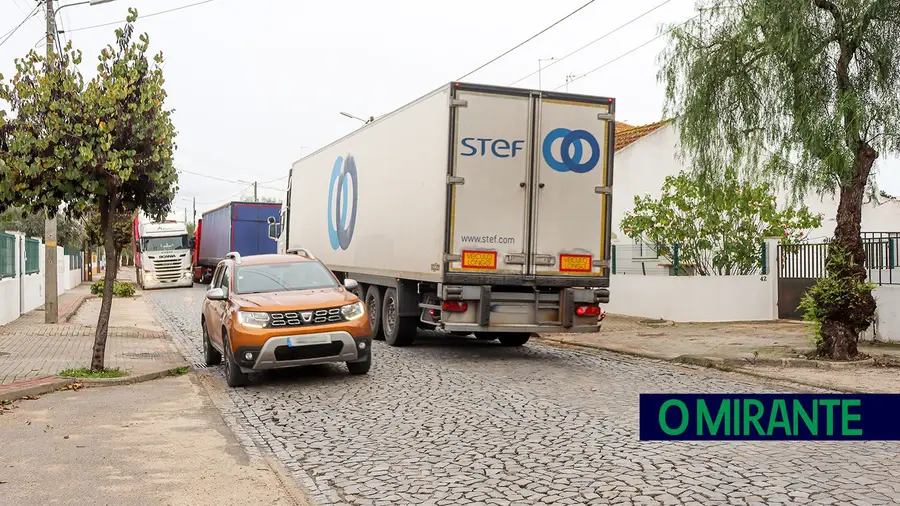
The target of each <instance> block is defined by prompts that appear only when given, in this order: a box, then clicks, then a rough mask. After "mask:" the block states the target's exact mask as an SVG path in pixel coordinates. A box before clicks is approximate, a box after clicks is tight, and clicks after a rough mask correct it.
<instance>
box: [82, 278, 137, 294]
mask: <svg viewBox="0 0 900 506" xmlns="http://www.w3.org/2000/svg"><path fill="white" fill-rule="evenodd" d="M104 282H105V281H104V280H102V279H101V280H100V281H97V282H95V283H94V284H93V285H91V293H92V294H94V295H102V294H103V283H104ZM134 292H135V288H134V285H133V284H131V283H128V282H126V281H118V280H117V281H115V284H114V285H113V295H114V296H116V297H134Z"/></svg>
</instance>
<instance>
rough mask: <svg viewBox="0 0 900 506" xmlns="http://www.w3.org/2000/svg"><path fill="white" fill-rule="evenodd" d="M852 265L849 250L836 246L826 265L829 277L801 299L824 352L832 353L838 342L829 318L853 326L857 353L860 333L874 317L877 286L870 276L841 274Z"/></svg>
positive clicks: (853, 353)
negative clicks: (873, 309) (872, 307)
mask: <svg viewBox="0 0 900 506" xmlns="http://www.w3.org/2000/svg"><path fill="white" fill-rule="evenodd" d="M852 266H853V265H852V258H851V257H850V255H849V253H847V252H846V251H843V250H841V249H838V248H836V247H834V248H832V249H831V251H830V255H829V257H828V259H827V260H826V265H825V269H826V272H827V273H828V277H824V278H820V279H819V280H818V281H817V282H816V284H815V285H813V286H812V287H811V288H810V289H809V290H807V291H806V294H805V295H804V296H803V299H802V300H801V301H800V306H799V307H798V309H800V310H802V311H803V319H804V320H806V321H808V322H810V323H812V324H813V334H814V339H815V344H816V351H817V354H818V355H820V356H831V355H832V351H833V348H834V346H835V344H836V343H835V342H834V338H835V336H834V332H835V331H834V329H832V330H831V331H830V332H829V331H826V330H825V329H824V328H823V327H824V325H826V324H827V323H828V322H840V323H841V324H842V325H843V326H844V327H845V328H848V329H852V333H853V334H854V335H853V336H852V341H853V342H852V345H851V346H850V349H851V355H855V354H856V343H857V340H858V339H859V333H860V332H862V331H864V330H866V329H867V328H868V327H869V325H871V324H872V321H873V320H874V317H872V316H868V315H869V314H870V312H869V311H867V309H868V306H870V305H873V304H874V299H873V298H872V290H874V288H875V286H874V285H873V284H872V283H871V282H870V281H868V280H866V279H860V278H859V277H854V276H840V274H841V273H843V271H845V270H847V269H850V268H852Z"/></svg>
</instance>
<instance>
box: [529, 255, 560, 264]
mask: <svg viewBox="0 0 900 506" xmlns="http://www.w3.org/2000/svg"><path fill="white" fill-rule="evenodd" d="M555 264H556V258H554V257H553V255H541V254H536V255H534V265H540V266H544V267H550V266H553V265H555Z"/></svg>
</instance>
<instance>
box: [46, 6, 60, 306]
mask: <svg viewBox="0 0 900 506" xmlns="http://www.w3.org/2000/svg"><path fill="white" fill-rule="evenodd" d="M46 3H47V61H46V62H44V66H45V68H46V69H47V70H48V71H49V70H50V59H51V58H52V57H53V41H54V38H55V37H56V22H55V16H56V13H55V12H54V11H53V0H47V2H46ZM56 286H57V279H56V213H53V215H52V216H50V213H47V217H46V220H45V221H44V323H56V322H58V321H59V297H58V294H57V292H56V290H57V288H56Z"/></svg>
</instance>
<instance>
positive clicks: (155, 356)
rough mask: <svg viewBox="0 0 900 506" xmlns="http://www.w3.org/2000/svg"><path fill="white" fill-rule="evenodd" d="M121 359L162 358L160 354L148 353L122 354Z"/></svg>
mask: <svg viewBox="0 0 900 506" xmlns="http://www.w3.org/2000/svg"><path fill="white" fill-rule="evenodd" d="M122 356H123V357H128V358H162V356H163V354H162V353H156V352H149V353H123V354H122Z"/></svg>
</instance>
